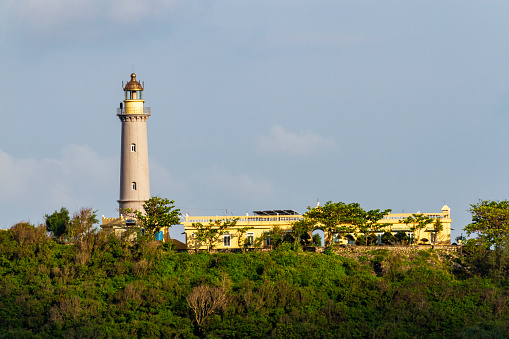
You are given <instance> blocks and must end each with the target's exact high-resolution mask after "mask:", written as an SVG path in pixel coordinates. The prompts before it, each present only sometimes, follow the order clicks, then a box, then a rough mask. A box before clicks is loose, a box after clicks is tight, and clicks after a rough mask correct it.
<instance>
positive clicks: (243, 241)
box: [234, 226, 254, 253]
mask: <svg viewBox="0 0 509 339" xmlns="http://www.w3.org/2000/svg"><path fill="white" fill-rule="evenodd" d="M250 229H252V227H249V226H245V227H239V228H237V229H236V232H235V234H234V236H235V237H236V238H237V246H238V247H239V248H240V249H241V250H242V253H244V252H245V251H246V246H247V245H254V244H248V241H250V239H247V238H244V235H245V234H246V233H247V231H249V230H250Z"/></svg>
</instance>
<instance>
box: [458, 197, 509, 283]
mask: <svg viewBox="0 0 509 339" xmlns="http://www.w3.org/2000/svg"><path fill="white" fill-rule="evenodd" d="M469 212H470V213H472V222H471V223H470V224H468V225H467V226H465V228H464V230H465V231H466V232H467V236H471V235H475V236H476V238H474V239H470V240H469V241H468V242H467V247H469V248H470V250H472V251H473V252H476V256H477V257H478V259H479V260H480V261H482V262H485V263H486V264H488V268H487V270H489V271H494V273H495V276H496V277H501V276H502V275H503V271H504V270H506V269H508V264H509V201H507V200H504V201H491V200H479V202H478V203H476V204H471V205H470V209H469ZM491 249H492V250H493V252H494V253H490V250H491ZM492 254H494V256H493V255H492ZM492 259H494V262H493V263H489V261H491V260H492ZM489 266H491V267H489Z"/></svg>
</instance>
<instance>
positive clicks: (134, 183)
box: [131, 181, 136, 191]
mask: <svg viewBox="0 0 509 339" xmlns="http://www.w3.org/2000/svg"><path fill="white" fill-rule="evenodd" d="M131 188H132V190H133V191H136V182H134V181H133V182H132V183H131Z"/></svg>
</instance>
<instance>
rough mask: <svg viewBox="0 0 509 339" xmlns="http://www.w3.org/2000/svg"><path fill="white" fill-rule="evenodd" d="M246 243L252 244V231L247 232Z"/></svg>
mask: <svg viewBox="0 0 509 339" xmlns="http://www.w3.org/2000/svg"><path fill="white" fill-rule="evenodd" d="M246 245H247V246H253V245H254V233H252V232H249V233H248V234H247V238H246Z"/></svg>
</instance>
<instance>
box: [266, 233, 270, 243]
mask: <svg viewBox="0 0 509 339" xmlns="http://www.w3.org/2000/svg"><path fill="white" fill-rule="evenodd" d="M266 245H267V246H270V235H268V236H267V239H266Z"/></svg>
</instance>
